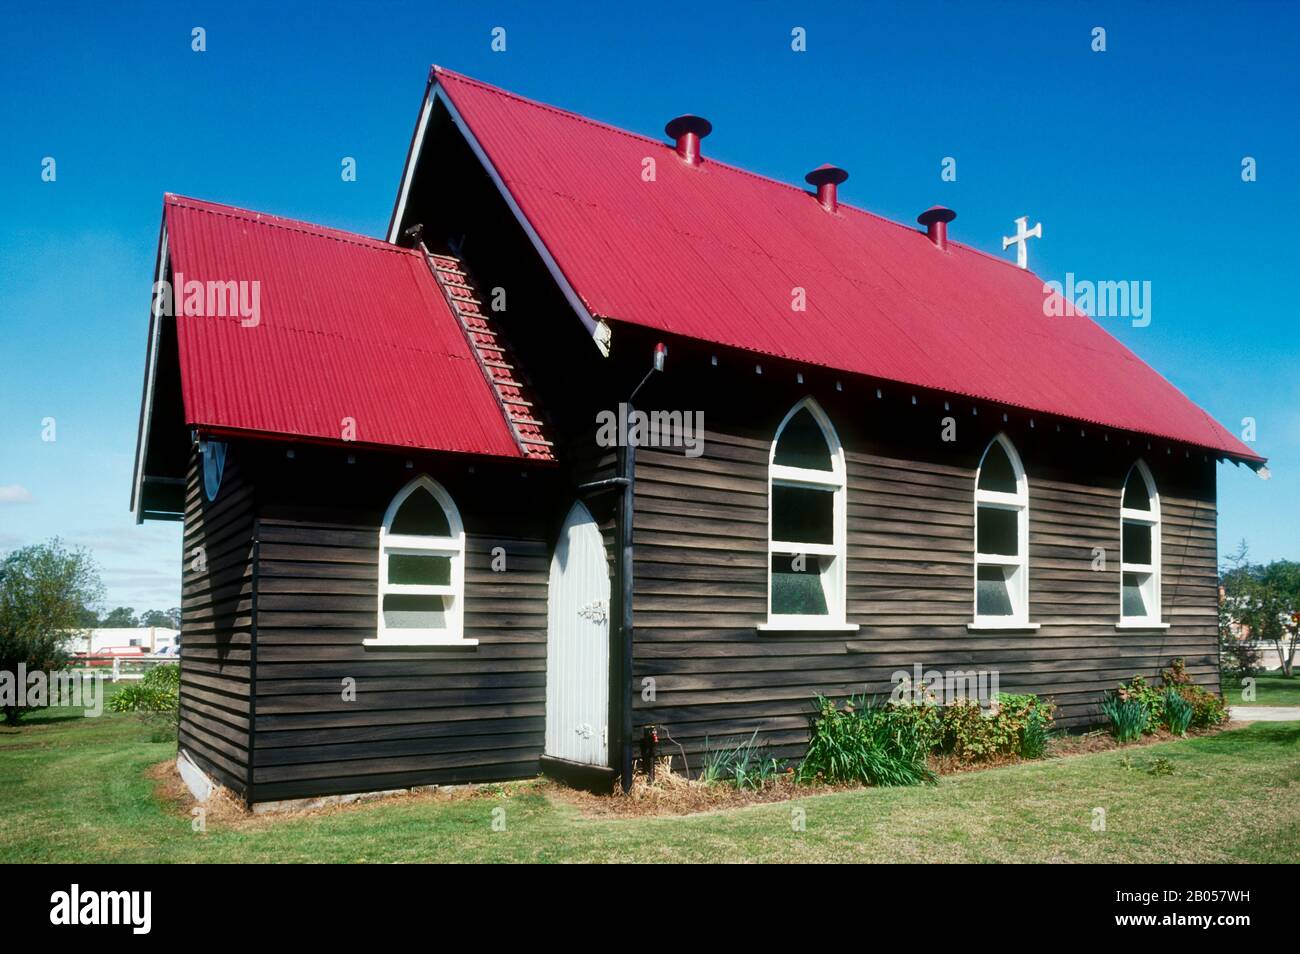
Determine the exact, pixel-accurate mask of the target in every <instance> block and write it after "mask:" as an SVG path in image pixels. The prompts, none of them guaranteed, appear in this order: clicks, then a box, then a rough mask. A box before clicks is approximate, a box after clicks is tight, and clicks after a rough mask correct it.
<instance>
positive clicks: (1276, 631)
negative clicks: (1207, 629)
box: [1258, 560, 1300, 679]
mask: <svg viewBox="0 0 1300 954" xmlns="http://www.w3.org/2000/svg"><path fill="white" fill-rule="evenodd" d="M1258 569H1259V587H1260V589H1261V590H1263V592H1264V593H1265V594H1267V596H1266V598H1265V604H1266V607H1267V609H1266V610H1265V613H1266V614H1267V621H1266V622H1267V625H1264V626H1262V627H1261V630H1260V638H1261V639H1267V640H1268V641H1269V642H1271V643H1272V644H1273V645H1274V646H1275V647H1277V654H1278V656H1279V657H1280V658H1281V660H1282V673H1283V675H1285V676H1286V677H1287V678H1288V679H1290V678H1291V677H1292V676H1294V675H1295V654H1296V645H1297V643H1300V563H1293V562H1292V561H1290V560H1274V561H1273V562H1272V563H1270V564H1268V566H1263V567H1259V568H1258Z"/></svg>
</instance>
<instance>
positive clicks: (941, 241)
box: [916, 205, 957, 249]
mask: <svg viewBox="0 0 1300 954" xmlns="http://www.w3.org/2000/svg"><path fill="white" fill-rule="evenodd" d="M955 218H957V213H956V212H954V211H953V210H952V209H945V208H944V207H943V206H941V205H932V206H930V208H928V209H926V210H925V211H924V212H922V213H921V214H920V215H918V216H917V217H916V221H918V222H920V223H921V224H922V225H924V226H925V234H926V235H928V236H929V237H930V241H931V242H933V243H934V247H935V248H940V249H943V248H947V247H948V223H949V222H951V221H952V220H953V219H955Z"/></svg>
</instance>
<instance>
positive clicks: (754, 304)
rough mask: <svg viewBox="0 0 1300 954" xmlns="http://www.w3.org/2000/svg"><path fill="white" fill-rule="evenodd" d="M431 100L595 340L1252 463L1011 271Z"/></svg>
mask: <svg viewBox="0 0 1300 954" xmlns="http://www.w3.org/2000/svg"><path fill="white" fill-rule="evenodd" d="M431 83H433V84H434V86H435V87H436V89H437V90H440V91H441V93H442V94H443V95H444V96H445V97H446V99H447V100H448V101H449V103H450V104H451V108H452V109H453V113H454V116H455V117H456V118H457V119H458V121H459V123H460V124H461V126H462V128H463V129H465V130H466V131H467V134H468V136H469V138H470V140H471V145H472V146H473V147H474V148H475V150H476V151H477V152H478V153H479V154H480V158H482V159H484V160H485V162H486V163H488V165H489V172H490V173H491V174H492V175H493V176H494V178H496V179H497V180H498V181H499V182H500V184H501V185H502V187H503V188H504V189H505V190H508V196H507V198H508V200H509V201H510V202H511V204H512V206H513V207H514V208H515V209H516V214H517V215H519V216H520V217H521V218H522V219H523V224H524V226H525V229H526V230H527V231H528V232H529V233H530V235H532V236H533V237H534V241H535V242H536V243H539V251H541V252H542V254H543V256H544V257H545V258H548V259H549V260H550V261H551V263H553V264H552V268H553V271H555V272H556V273H557V278H559V279H560V280H561V283H562V285H567V286H568V288H566V289H565V290H566V292H572V293H573V294H575V295H576V297H577V299H579V300H580V304H581V306H582V307H581V308H579V309H578V310H579V313H580V314H581V313H582V311H583V309H585V311H586V312H587V314H586V315H584V316H583V317H584V318H586V319H588V320H589V319H590V317H595V318H601V319H607V320H609V321H611V322H627V323H630V324H635V325H641V326H645V327H649V328H654V329H658V330H661V331H664V332H668V333H672V334H677V335H682V336H685V337H689V338H694V339H697V340H700V341H707V342H714V343H717V344H720V345H727V346H730V347H734V348H739V349H743V350H745V351H749V352H754V353H757V354H765V355H772V356H776V357H780V358H784V359H789V360H791V361H796V362H804V363H807V364H809V365H819V366H822V367H826V368H833V369H838V370H841V371H846V372H851V373H857V374H862V375H868V376H871V377H875V378H881V379H886V380H892V381H898V382H902V383H905V384H909V385H915V386H917V387H923V388H933V389H935V390H939V391H944V392H950V393H953V394H958V395H965V396H968V397H972V398H979V399H985V400H990V401H994V402H998V403H1001V404H1006V405H1011V406H1015V407H1020V408H1024V409H1027V410H1032V411H1038V412H1042V413H1046V414H1053V415H1059V416H1061V417H1065V418H1071V419H1074V420H1078V421H1084V422H1088V423H1091V424H1098V425H1103V426H1107V427H1113V428H1118V429H1122V430H1129V431H1135V432H1138V433H1141V434H1146V435H1151V436H1155V437H1160V438H1166V439H1170V440H1174V441H1179V442H1184V443H1187V444H1190V445H1194V446H1196V447H1200V448H1206V449H1210V450H1213V451H1215V452H1218V453H1221V454H1224V455H1227V456H1229V457H1233V458H1237V459H1241V460H1245V461H1251V462H1260V461H1263V459H1264V458H1262V457H1260V456H1259V455H1258V454H1256V453H1255V452H1254V451H1252V450H1250V448H1248V447H1247V446H1246V445H1245V444H1243V443H1242V442H1241V441H1239V440H1237V438H1236V437H1234V436H1233V435H1232V434H1231V433H1230V432H1229V431H1227V430H1226V429H1225V428H1224V427H1222V426H1221V425H1220V424H1219V423H1218V422H1217V421H1215V420H1214V419H1213V418H1211V417H1210V416H1209V415H1208V414H1207V413H1206V412H1205V411H1203V410H1201V409H1200V408H1199V407H1197V406H1196V405H1195V404H1194V403H1192V401H1190V400H1189V399H1188V398H1187V397H1186V396H1185V395H1183V394H1182V393H1181V392H1180V391H1179V390H1178V389H1177V388H1175V387H1174V386H1173V385H1172V384H1170V383H1169V382H1168V381H1166V380H1165V379H1164V378H1163V377H1161V376H1160V375H1159V374H1158V373H1157V372H1156V371H1154V370H1153V369H1152V368H1151V367H1149V366H1148V365H1147V364H1145V363H1144V362H1143V361H1142V360H1141V359H1140V358H1138V357H1137V355H1135V354H1134V353H1133V352H1132V351H1130V350H1129V349H1128V348H1126V347H1125V346H1124V345H1123V344H1121V343H1120V342H1119V341H1118V340H1116V339H1115V338H1114V337H1112V336H1111V335H1110V334H1109V333H1108V332H1106V331H1105V330H1104V329H1103V328H1102V327H1101V326H1100V325H1098V324H1097V323H1096V322H1095V321H1093V320H1092V319H1091V318H1089V317H1086V316H1084V315H1082V314H1077V315H1076V316H1075V317H1068V318H1066V317H1061V318H1056V317H1046V316H1045V315H1044V309H1043V303H1044V293H1043V282H1042V280H1041V279H1039V278H1038V277H1036V276H1035V275H1034V274H1032V273H1031V272H1029V271H1026V270H1023V269H1020V268H1018V267H1016V266H1015V265H1013V264H1011V263H1010V262H1006V261H1003V260H1001V259H997V258H993V257H992V256H989V255H987V254H985V253H983V252H980V251H978V250H976V249H973V248H970V247H968V246H964V245H962V244H960V243H958V242H952V241H949V243H948V247H947V249H946V250H940V249H938V248H936V247H935V246H934V245H933V244H932V243H931V242H930V241H929V239H927V238H926V236H925V233H924V232H921V231H919V230H918V229H915V228H912V227H910V226H904V225H900V224H898V223H896V222H891V221H889V220H887V219H884V218H881V217H879V216H876V215H873V214H871V213H869V212H864V211H862V210H860V209H856V208H853V207H851V206H847V205H844V204H842V203H841V204H840V206H839V211H838V212H837V213H827V212H826V211H825V210H824V209H823V208H822V207H821V205H820V204H819V203H818V202H817V201H816V200H815V198H814V197H813V196H812V195H811V194H810V193H809V192H807V191H805V190H804V189H802V188H798V187H794V186H790V185H786V184H783V183H780V182H776V181H774V180H771V179H767V178H764V177H762V176H758V175H754V174H752V173H749V172H746V171H744V170H741V169H737V168H734V167H732V166H728V165H726V164H724V163H720V162H716V161H714V160H712V159H708V158H707V157H706V159H705V160H704V161H703V162H702V163H701V164H700V165H698V166H690V165H687V164H685V163H684V162H682V161H681V160H680V159H679V158H678V156H677V155H676V152H675V150H674V149H673V147H672V146H671V145H668V144H666V143H664V142H662V141H660V140H658V139H652V138H649V137H646V136H641V135H637V134H634V133H630V132H627V131H624V130H621V129H618V128H615V127H613V126H609V125H606V124H603V123H599V122H595V121H593V120H591V119H587V118H585V117H583V116H579V115H577V114H574V113H570V112H566V111H563V110H560V109H556V108H554V107H552V106H547V105H544V104H541V103H537V102H534V101H532V100H528V99H525V98H523V97H520V96H516V95H514V94H512V93H508V92H505V91H503V90H500V89H497V88H495V87H492V86H489V85H487V84H485V83H482V82H479V81H477V80H473V79H470V78H468V77H465V76H461V75H459V74H457V73H453V72H451V71H448V70H445V69H442V68H440V67H434V70H433V73H432V75H431ZM417 138H418V131H417ZM416 148H418V142H416V143H413V151H414V149H416ZM646 157H651V158H653V159H654V160H655V164H656V177H655V180H654V181H653V182H646V181H643V180H642V177H641V172H642V168H643V160H644V159H645V158H646ZM408 175H409V170H408ZM400 202H401V199H400V197H399V206H400ZM398 226H400V223H397V222H395V223H394V227H398ZM796 287H798V288H803V289H804V290H805V292H806V300H807V310H806V311H803V312H795V311H793V310H792V309H791V300H792V292H793V289H795V288H796ZM577 305H578V303H577V302H575V307H577Z"/></svg>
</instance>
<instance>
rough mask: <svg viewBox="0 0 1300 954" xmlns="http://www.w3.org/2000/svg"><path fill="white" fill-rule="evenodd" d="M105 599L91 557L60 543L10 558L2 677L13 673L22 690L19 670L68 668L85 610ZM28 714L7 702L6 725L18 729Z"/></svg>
mask: <svg viewBox="0 0 1300 954" xmlns="http://www.w3.org/2000/svg"><path fill="white" fill-rule="evenodd" d="M102 593H103V585H102V584H101V583H100V581H99V571H98V570H97V569H96V567H95V564H94V561H93V560H92V559H91V558H90V554H89V553H87V552H86V551H85V550H83V549H69V548H67V547H65V546H64V545H63V544H62V543H61V542H60V541H59V540H58V539H57V538H56V539H54V540H51V541H50V542H49V543H40V544H35V545H33V546H27V547H23V548H21V549H19V550H14V551H13V552H11V553H10V554H8V555H7V556H6V557H5V558H4V560H3V561H0V673H9V674H10V676H9V679H11V680H12V681H13V683H14V685H15V687H18V667H19V665H23V666H25V667H26V669H27V670H28V671H35V670H44V671H47V672H53V671H55V670H57V669H61V668H63V666H65V665H66V664H67V658H68V657H67V652H66V651H65V649H64V644H65V643H66V642H67V641H68V640H69V638H70V637H73V636H75V635H76V633H77V632H78V631H79V630H80V629H81V621H82V614H83V612H84V610H85V607H86V606H88V605H90V604H92V603H96V602H98V600H99V599H100V598H101V596H102ZM18 688H21V687H18ZM23 708H24V707H21V706H18V705H17V704H9V703H8V701H7V702H6V704H5V706H4V717H5V721H6V722H8V723H10V724H13V723H16V722H17V721H18V720H19V718H21V717H22V713H23Z"/></svg>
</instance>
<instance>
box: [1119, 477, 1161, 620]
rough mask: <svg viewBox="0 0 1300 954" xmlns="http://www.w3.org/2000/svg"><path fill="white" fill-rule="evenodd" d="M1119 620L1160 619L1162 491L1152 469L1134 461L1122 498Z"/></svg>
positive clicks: (1120, 511)
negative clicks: (1152, 473)
mask: <svg viewBox="0 0 1300 954" xmlns="http://www.w3.org/2000/svg"><path fill="white" fill-rule="evenodd" d="M1119 514H1120V547H1119V554H1120V555H1119V564H1120V567H1119V568H1120V598H1119V608H1120V622H1121V624H1129V625H1139V626H1141V625H1156V626H1158V625H1161V623H1160V495H1159V494H1157V493H1156V482H1155V481H1154V480H1153V479H1152V478H1151V471H1150V470H1149V469H1148V468H1147V465H1146V464H1145V463H1143V462H1142V461H1140V460H1139V461H1138V462H1137V463H1135V464H1134V465H1133V466H1132V467H1131V468H1130V469H1129V472H1128V477H1126V478H1125V479H1124V495H1123V497H1122V499H1121V500H1120V510H1119Z"/></svg>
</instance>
